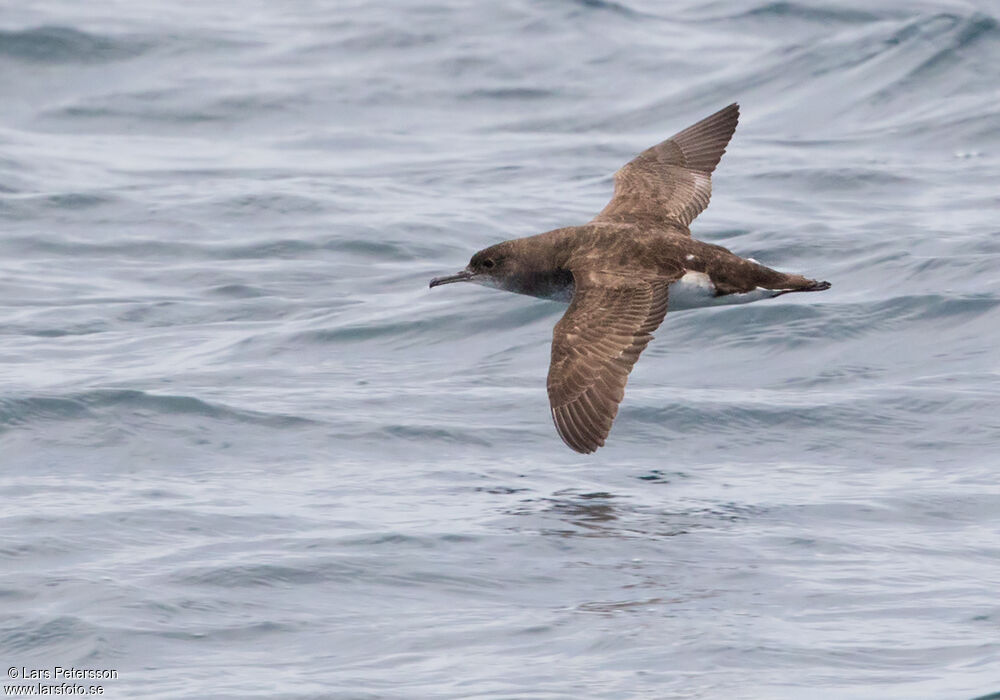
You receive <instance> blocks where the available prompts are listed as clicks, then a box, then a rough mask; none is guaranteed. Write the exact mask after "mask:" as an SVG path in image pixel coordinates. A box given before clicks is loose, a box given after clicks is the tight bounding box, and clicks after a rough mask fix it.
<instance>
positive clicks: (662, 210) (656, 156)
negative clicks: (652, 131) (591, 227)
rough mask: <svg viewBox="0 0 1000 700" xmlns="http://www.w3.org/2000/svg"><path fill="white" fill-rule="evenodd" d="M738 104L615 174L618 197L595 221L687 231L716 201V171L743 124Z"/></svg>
mask: <svg viewBox="0 0 1000 700" xmlns="http://www.w3.org/2000/svg"><path fill="white" fill-rule="evenodd" d="M739 117H740V108H739V105H737V104H735V103H733V104H731V105H729V106H728V107H725V108H724V109H721V110H719V111H718V112H716V113H715V114H713V115H712V116H710V117H706V118H705V119H702V120H701V121H700V122H698V123H697V124H694V125H693V126H689V127H688V128H686V129H684V131H682V132H680V133H678V134H675V135H674V136H671V137H670V138H669V139H667V140H666V141H664V142H662V143H659V144H657V145H655V146H653V147H652V148H647V149H646V150H645V151H643V152H642V153H640V154H639V155H638V156H636V157H635V158H634V159H633V160H632V161H630V162H629V163H628V164H626V165H625V166H624V167H622V168H621V169H620V170H619V171H618V172H617V173H615V194H614V196H613V197H612V198H611V201H610V202H608V205H607V206H606V207H604V209H603V210H601V213H600V214H598V215H597V216H596V217H594V221H607V222H614V223H649V224H660V225H662V224H664V223H674V224H680V225H681V226H682V227H684V228H687V226H688V225H689V224H690V223H691V222H692V221H694V218H695V217H696V216H698V214H700V213H701V212H703V211H704V210H705V207H707V206H708V200H709V198H710V197H711V196H712V171H713V170H715V166H716V165H718V164H719V159H720V158H722V154H723V153H725V152H726V145H727V144H728V143H729V139H730V138H731V137H732V135H733V131H735V130H736V122H737V121H739Z"/></svg>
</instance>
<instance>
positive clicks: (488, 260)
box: [483, 258, 496, 270]
mask: <svg viewBox="0 0 1000 700" xmlns="http://www.w3.org/2000/svg"><path fill="white" fill-rule="evenodd" d="M494 265H496V263H495V262H493V258H486V259H485V260H483V267H485V268H486V269H487V270H489V269H491V268H492V267H493V266H494Z"/></svg>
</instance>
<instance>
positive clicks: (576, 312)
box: [548, 270, 682, 453]
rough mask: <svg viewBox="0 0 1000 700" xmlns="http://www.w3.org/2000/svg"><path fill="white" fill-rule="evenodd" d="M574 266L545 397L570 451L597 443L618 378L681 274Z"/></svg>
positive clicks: (621, 383) (616, 397)
mask: <svg viewBox="0 0 1000 700" xmlns="http://www.w3.org/2000/svg"><path fill="white" fill-rule="evenodd" d="M681 273H682V271H681V270H678V271H677V274H676V275H675V276H673V277H666V276H656V277H646V278H642V277H637V276H635V275H634V274H629V275H626V274H618V273H614V272H581V273H576V272H574V292H573V301H572V302H570V305H569V308H568V309H567V310H566V313H565V315H563V317H562V318H561V319H560V320H559V323H557V324H556V327H555V330H554V331H553V332H552V363H551V365H550V366H549V378H548V389H549V403H550V404H551V406H552V419H553V420H554V421H555V424H556V430H558V431H559V436H560V437H562V439H563V441H564V442H565V443H566V444H567V445H569V446H570V447H571V448H573V449H574V450H576V451H577V452H584V453H587V452H593V451H594V450H596V449H597V448H598V447H601V446H602V445H604V439H605V438H606V437H607V436H608V433H609V432H610V431H611V424H612V423H613V422H614V420H615V415H616V414H617V413H618V404H619V403H620V402H621V400H622V397H624V395H625V382H626V381H628V374H629V372H631V371H632V366H633V365H634V364H635V362H636V360H638V359H639V353H641V352H642V351H643V350H644V349H645V348H646V345H647V344H649V341H650V340H651V339H652V338H653V336H652V333H653V331H655V330H656V328H657V327H658V326H659V325H660V323H662V322H663V317H664V315H665V314H666V313H667V288H668V286H669V284H670V282H672V281H673V280H675V279H677V278H678V277H680V276H681Z"/></svg>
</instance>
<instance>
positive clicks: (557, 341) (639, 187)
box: [430, 104, 830, 453]
mask: <svg viewBox="0 0 1000 700" xmlns="http://www.w3.org/2000/svg"><path fill="white" fill-rule="evenodd" d="M738 120H739V106H738V105H736V104H731V105H729V106H728V107H726V108H724V109H721V110H719V111H718V112H716V113H715V114H713V115H711V116H710V117H706V118H705V119H703V120H701V121H700V122H698V123H697V124H694V125H693V126H689V127H688V128H687V129H684V130H683V131H681V132H680V133H678V134H675V135H674V136H672V137H670V138H669V139H667V140H666V141H664V142H662V143H660V144H657V145H656V146H653V147H652V148H649V149H647V150H645V151H643V152H642V153H640V154H639V155H638V156H636V157H635V158H634V159H633V160H632V161H630V162H629V163H628V164H626V165H625V166H624V167H623V168H621V170H619V171H618V172H617V173H615V191H614V195H613V196H612V198H611V201H610V202H609V203H608V205H607V206H606V207H604V209H603V210H602V211H601V213H599V214H598V215H597V216H595V217H594V218H593V219H592V220H591V221H590V223H588V224H585V225H583V226H570V227H567V228H559V229H555V230H554V231H549V232H547V233H542V234H539V235H537V236H529V237H527V238H517V239H515V240H511V241H504V242H503V243H497V244H496V245H493V246H490V247H489V248H485V249H483V250H481V251H479V252H478V253H476V254H475V255H473V256H472V260H471V261H470V262H469V264H468V266H467V267H466V268H465V269H464V270H462V271H461V272H459V273H458V274H456V275H450V276H448V277H438V278H435V279H433V280H431V282H430V286H431V287H436V286H438V285H441V284H449V283H451V282H475V283H477V284H483V285H486V286H489V287H497V288H499V289H505V290H507V291H509V292H517V293H518V294H529V295H531V296H536V297H542V298H546V299H557V300H560V301H564V302H569V308H568V309H567V310H566V313H565V314H564V315H563V317H562V318H561V319H560V320H559V322H558V323H557V324H556V326H555V330H554V331H553V333H552V360H551V363H550V365H549V377H548V391H549V403H550V405H551V408H552V419H553V420H554V421H555V424H556V430H558V431H559V436H560V437H562V439H563V441H564V442H565V443H566V444H567V445H569V446H570V447H571V448H573V449H574V450H576V451H577V452H583V453H589V452H593V451H594V450H596V449H597V448H598V447H601V446H603V445H604V441H605V439H606V438H607V436H608V433H609V432H610V431H611V424H612V423H613V422H614V419H615V415H617V413H618V404H619V403H621V400H622V398H623V397H624V396H625V383H626V382H627V381H628V375H629V372H631V371H632V366H633V365H634V364H635V362H636V360H638V359H639V354H640V353H641V352H642V351H643V350H644V349H645V348H646V345H648V344H649V341H650V340H652V338H653V336H652V333H653V331H655V330H656V329H657V327H659V325H660V323H662V321H663V317H664V316H665V315H666V313H667V310H668V309H672V310H677V309H690V308H697V307H701V306H715V305H719V304H745V303H747V302H752V301H757V300H758V299H769V298H773V297H776V296H780V295H782V294H787V293H789V292H818V291H822V290H824V289H829V288H830V283H829V282H818V281H816V280H811V279H807V278H805V277H803V276H801V275H790V274H785V273H784V272H778V271H776V270H772V269H770V268H768V267H764V266H763V265H761V264H759V263H758V262H756V261H754V260H748V259H745V258H741V257H739V256H738V255H736V254H734V253H732V252H730V251H729V250H727V249H725V248H723V247H721V246H717V245H711V244H708V243H702V242H701V241H697V240H695V239H693V238H692V237H691V232H690V230H688V226H689V225H690V223H691V222H692V221H693V220H694V218H695V217H696V216H698V214H700V213H701V212H702V211H704V210H705V207H707V206H708V200H709V198H710V197H711V194H712V179H711V174H712V171H713V170H715V166H716V165H718V163H719V159H720V158H722V154H723V153H725V151H726V146H727V145H728V143H729V139H730V138H731V137H732V135H733V131H734V130H735V129H736V123H737V121H738Z"/></svg>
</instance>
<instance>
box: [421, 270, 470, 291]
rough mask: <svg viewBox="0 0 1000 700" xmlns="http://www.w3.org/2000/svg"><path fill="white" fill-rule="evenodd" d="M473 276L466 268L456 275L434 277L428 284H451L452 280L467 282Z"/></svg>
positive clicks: (434, 285) (433, 285)
mask: <svg viewBox="0 0 1000 700" xmlns="http://www.w3.org/2000/svg"><path fill="white" fill-rule="evenodd" d="M473 277H475V275H474V274H472V273H471V272H469V271H468V270H462V271H461V272H459V273H458V274H457V275H447V276H445V277H435V278H434V279H432V280H431V283H430V286H431V287H437V286H438V285H439V284H451V283H452V282H468V281H469V280H471V279H472V278H473Z"/></svg>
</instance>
